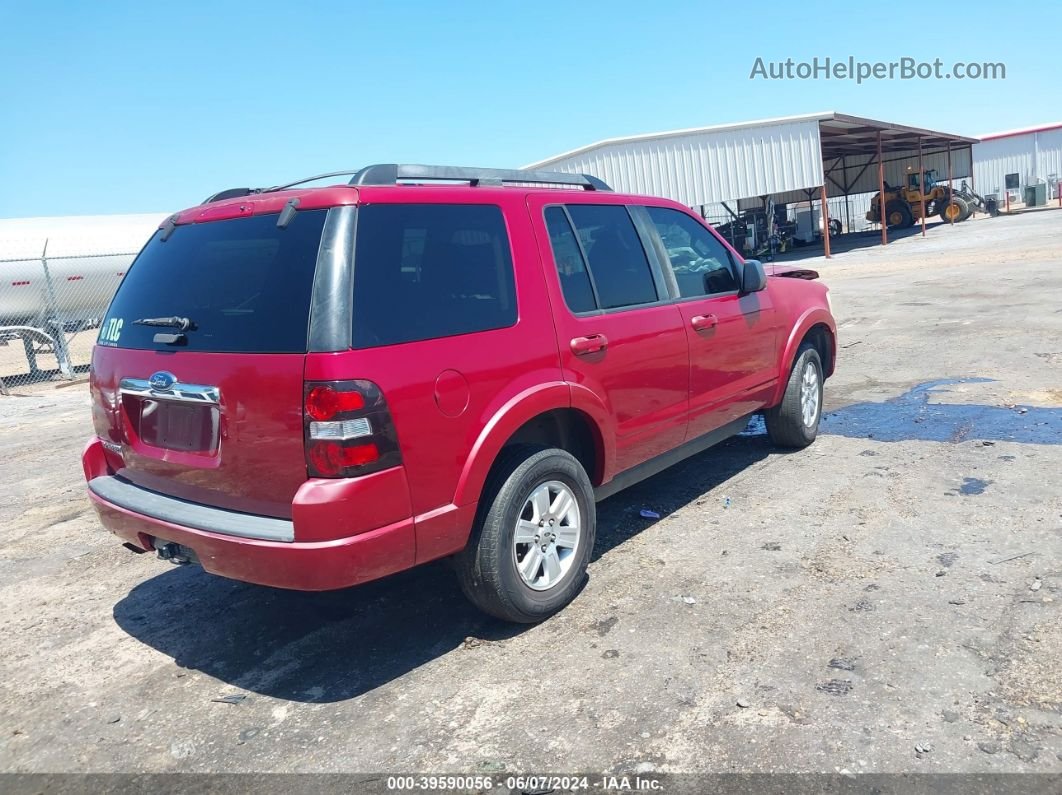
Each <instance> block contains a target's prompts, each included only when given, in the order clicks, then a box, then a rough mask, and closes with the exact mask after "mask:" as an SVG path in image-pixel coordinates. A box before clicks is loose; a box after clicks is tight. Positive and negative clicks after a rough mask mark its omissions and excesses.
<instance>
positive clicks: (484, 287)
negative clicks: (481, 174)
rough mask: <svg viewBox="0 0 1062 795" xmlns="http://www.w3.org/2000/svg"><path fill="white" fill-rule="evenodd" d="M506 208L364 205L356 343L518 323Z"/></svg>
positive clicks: (357, 270)
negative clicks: (505, 218) (506, 225)
mask: <svg viewBox="0 0 1062 795" xmlns="http://www.w3.org/2000/svg"><path fill="white" fill-rule="evenodd" d="M516 317H517V313H516V289H515V286H514V280H513V262H512V250H511V248H510V245H509V236H508V234H507V233H506V229H505V220H504V218H503V216H502V211H501V208H500V207H497V206H495V205H481V204H374V205H367V206H365V207H362V208H361V209H359V210H358V224H357V240H356V243H355V248H354V317H353V326H354V327H353V345H354V347H355V348H370V347H374V346H378V345H394V344H396V343H401V342H414V341H417V340H427V339H435V338H439V337H452V336H456V335H458V334H471V333H473V332H477V331H488V330H491V329H499V328H506V327H508V326H511V325H513V324H514V323H516Z"/></svg>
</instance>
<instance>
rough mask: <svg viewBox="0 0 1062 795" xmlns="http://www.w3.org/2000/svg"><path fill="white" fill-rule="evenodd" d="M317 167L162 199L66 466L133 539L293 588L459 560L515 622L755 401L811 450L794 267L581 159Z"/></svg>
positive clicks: (820, 306) (574, 581)
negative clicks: (579, 164) (580, 164)
mask: <svg viewBox="0 0 1062 795" xmlns="http://www.w3.org/2000/svg"><path fill="white" fill-rule="evenodd" d="M325 176H326V177H334V176H337V175H334V174H330V175H325ZM319 179H321V178H314V180H319ZM310 181H311V180H307V181H305V182H303V183H295V184H294V185H286V186H282V187H277V188H268V189H256V190H249V189H235V190H229V191H224V192H223V193H221V194H217V195H216V196H213V197H211V199H209V200H208V201H207V202H205V203H204V204H203V205H201V206H199V207H195V208H193V209H190V210H185V211H184V212H181V213H177V214H176V215H174V216H172V217H171V218H169V219H168V220H167V221H166V222H165V223H164V224H163V225H162V226H161V227H160V229H159V230H158V232H157V233H156V234H155V235H154V236H153V237H152V239H151V240H150V241H149V242H148V244H147V245H146V246H145V248H144V250H143V251H142V252H141V253H140V255H139V256H138V257H137V259H136V261H135V263H134V264H133V266H132V267H131V268H130V270H129V272H128V274H127V275H126V277H125V279H124V281H123V282H122V285H121V287H120V288H119V290H118V293H117V295H116V296H115V297H114V300H113V301H112V303H111V306H110V309H109V310H108V312H107V316H106V318H105V319H104V322H103V325H102V328H101V331H100V335H99V340H98V344H97V346H96V348H95V350H94V352H93V356H92V375H91V391H92V406H93V420H94V424H95V436H94V437H93V438H92V439H91V440H90V441H89V443H88V446H87V448H86V449H85V453H84V457H83V463H84V469H85V476H86V478H87V479H88V489H89V493H90V495H91V498H92V500H93V502H94V503H95V506H96V509H97V511H98V512H99V516H100V520H101V521H102V522H103V524H104V526H105V527H107V528H108V529H109V530H110V531H112V532H113V533H115V534H117V535H118V536H119V537H121V538H122V539H124V540H125V541H126V542H127V544H126V546H129V547H130V548H133V549H135V550H136V551H141V550H143V551H147V550H157V551H158V553H159V555H160V557H162V558H166V559H170V560H172V561H176V562H195V563H199V564H200V565H202V567H203V568H204V569H206V570H207V571H209V572H213V573H214V574H220V575H223V576H226V577H232V578H235V579H239V580H246V581H248V582H254V583H261V584H263V585H271V586H277V587H281V588H294V589H300V590H327V589H334V588H344V587H347V586H350V585H355V584H357V583H362V582H365V581H367V580H372V579H375V578H378V577H383V576H384V575H387V574H390V573H392V572H396V571H399V570H402V569H406V568H409V567H411V566H414V565H416V564H419V563H424V562H426V561H430V560H434V559H436V558H442V557H446V556H453V558H454V560H455V565H456V569H457V571H458V575H459V579H460V582H461V586H462V588H463V590H464V592H465V593H466V594H467V595H468V597H469V598H470V599H471V600H472V601H473V602H474V603H475V604H476V605H478V606H479V607H480V608H482V609H483V610H485V611H487V612H488V613H491V614H493V615H496V616H500V617H501V618H504V619H508V620H511V621H522V622H533V621H538V620H541V619H542V618H544V617H546V616H548V615H550V614H551V613H553V612H555V611H557V610H559V609H560V608H562V607H563V606H564V605H566V604H567V603H568V602H569V601H571V599H572V598H573V597H574V595H575V594H576V592H577V591H578V589H579V587H580V585H581V584H582V582H583V581H584V579H585V569H586V566H587V562H588V561H589V560H590V555H591V552H592V549H593V546H594V533H595V507H594V505H595V501H596V500H601V499H603V498H604V497H606V496H608V495H610V494H613V493H615V492H616V491H618V490H619V489H622V488H624V487H626V486H628V485H630V484H631V483H634V482H636V481H638V480H641V479H642V478H645V477H648V476H649V475H652V474H654V473H656V472H659V471H661V470H662V469H664V468H665V467H667V466H669V465H670V464H673V463H675V462H677V461H679V460H681V459H683V458H685V457H687V456H690V455H693V454H695V453H697V452H699V451H701V450H704V449H705V448H707V447H708V446H710V445H712V444H715V443H717V442H719V441H721V440H723V439H725V438H727V437H728V436H731V435H733V434H735V433H738V432H739V431H741V430H742V429H743V428H745V426H746V425H747V424H748V421H749V418H750V417H751V416H752V415H754V414H757V413H762V414H763V415H764V416H765V418H766V425H767V430H768V432H769V434H770V437H771V439H773V440H774V442H776V443H777V444H780V445H782V446H785V447H803V446H805V445H807V444H810V443H811V442H812V440H813V439H814V438H815V434H816V432H817V429H818V424H819V416H820V412H821V408H822V387H823V381H824V379H825V378H826V377H827V376H829V375H830V374H832V372H833V367H834V356H835V351H836V345H835V341H834V340H835V326H834V320H833V317H832V315H831V312H830V307H829V299H828V296H827V289H826V288H825V287H824V286H823V285H821V284H819V283H817V282H815V281H813V280H812V279H814V277H815V276H816V274H815V273H814V272H813V271H807V270H799V269H790V270H775V271H774V273H772V274H771V275H770V276H767V275H766V274H765V272H764V268H763V266H762V265H761V264H760V263H759V262H756V261H754V260H746V261H742V259H741V258H740V257H739V256H738V255H737V254H736V253H735V252H734V251H733V249H731V248H730V247H729V246H728V245H727V244H726V243H725V242H724V241H723V240H722V239H721V238H720V237H719V236H718V235H717V234H716V233H715V232H714V231H713V230H712V229H711V228H710V227H709V226H707V225H705V223H704V222H703V221H702V220H701V219H700V218H698V217H697V216H696V215H693V214H691V213H690V211H689V210H688V209H687V208H686V207H684V206H682V205H680V204H676V203H675V202H672V201H668V200H666V199H659V198H648V197H643V196H624V195H620V194H617V193H613V192H611V191H610V190H609V188H608V186H606V185H605V184H604V183H602V182H601V181H600V180H598V179H596V178H594V177H590V176H585V175H579V174H576V175H573V174H560V173H545V172H532V171H504V170H495V169H455V168H447V167H432V166H396V165H380V166H370V167H368V168H365V169H362V170H361V171H359V172H357V173H356V174H354V177H353V179H351V181H350V182H349V184H341V185H331V186H328V187H313V188H309V187H301V188H299V187H297V186H299V185H305V183H306V182H310ZM425 183H428V184H425ZM793 276H795V277H797V278H792V277H793Z"/></svg>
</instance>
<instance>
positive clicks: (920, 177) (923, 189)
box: [918, 135, 951, 237]
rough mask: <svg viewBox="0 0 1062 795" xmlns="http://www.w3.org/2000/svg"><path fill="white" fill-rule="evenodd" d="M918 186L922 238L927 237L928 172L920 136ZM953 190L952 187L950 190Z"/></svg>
mask: <svg viewBox="0 0 1062 795" xmlns="http://www.w3.org/2000/svg"><path fill="white" fill-rule="evenodd" d="M918 184H919V185H921V186H922V187H921V189H920V190H919V191H918V193H919V195H920V196H921V198H922V237H925V236H926V170H925V167H924V166H923V165H922V136H921V135H919V136H918ZM948 189H949V190H950V189H951V188H950V187H949V188H948Z"/></svg>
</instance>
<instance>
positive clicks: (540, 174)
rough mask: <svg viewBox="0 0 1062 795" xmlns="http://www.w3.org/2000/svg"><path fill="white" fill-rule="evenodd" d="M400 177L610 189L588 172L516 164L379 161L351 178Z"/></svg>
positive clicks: (388, 181)
mask: <svg viewBox="0 0 1062 795" xmlns="http://www.w3.org/2000/svg"><path fill="white" fill-rule="evenodd" d="M401 179H415V180H453V181H460V182H468V183H469V184H470V185H472V186H473V187H475V186H478V185H501V184H503V183H506V182H531V183H545V184H551V185H574V186H578V187H581V188H585V189H586V190H607V191H611V190H612V188H610V187H609V186H608V185H606V184H605V183H604V182H602V181H601V180H600V179H598V178H597V177H594V176H591V175H589V174H565V173H563V172H561V171H525V170H523V169H517V168H463V167H461V166H418V165H399V164H397V163H381V164H379V165H375V166H366V167H365V168H363V169H362V170H361V171H359V172H358V173H357V174H355V175H354V177H353V178H352V179H351V180H350V184H351V185H394V184H396V183H397V182H398V181H399V180H401Z"/></svg>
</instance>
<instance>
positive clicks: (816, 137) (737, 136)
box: [526, 111, 977, 257]
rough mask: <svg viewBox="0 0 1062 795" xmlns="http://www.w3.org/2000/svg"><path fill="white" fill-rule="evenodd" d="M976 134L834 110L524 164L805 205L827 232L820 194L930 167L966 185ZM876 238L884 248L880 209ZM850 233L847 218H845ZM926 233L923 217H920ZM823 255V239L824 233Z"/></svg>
mask: <svg viewBox="0 0 1062 795" xmlns="http://www.w3.org/2000/svg"><path fill="white" fill-rule="evenodd" d="M975 143H977V139H976V138H967V137H965V136H961V135H955V134H952V133H944V132H938V131H935V130H929V129H925V128H920V127H910V126H907V125H903V124H896V123H893V122H886V121H878V120H875V119H867V118H863V117H860V116H849V115H847V114H843V113H837V112H835V111H827V112H823V113H812V114H807V115H803V116H788V117H784V118H778V119H765V120H762V121H754V122H744V123H740V124H725V125H718V126H714V127H700V128H695V129H688V130H675V131H672V132H662V133H652V134H648V135H636V136H630V137H626V138H612V139H608V140H604V141H600V142H598V143H595V144H590V145H589V146H585V147H582V148H579V149H575V150H572V151H570V152H565V153H563V154H560V155H556V156H554V157H551V158H547V159H546V160H541V161H539V162H537V163H532V164H529V165H528V166H526V168H539V169H542V168H549V169H552V170H557V171H570V172H576V173H589V174H593V175H594V176H597V177H600V178H601V179H603V180H604V181H605V182H607V183H608V184H609V185H611V186H612V187H613V188H614V189H616V190H620V191H623V192H628V193H644V194H650V195H656V196H667V197H668V198H671V199H674V200H676V201H679V202H682V203H683V204H685V205H687V206H689V207H694V208H697V207H700V208H702V214H703V208H704V207H705V206H707V205H710V204H720V205H722V206H723V207H724V208H725V209H726V211H727V212H728V213H730V214H731V215H732V216H734V217H737V216H736V213H735V212H734V210H732V209H731V205H736V206H737V208H738V209H739V210H742V209H749V208H750V207H754V206H757V205H760V204H766V202H767V201H768V199H773V200H774V201H775V202H776V203H779V204H783V203H784V204H791V203H797V202H808V203H812V202H813V201H814V200H815V198H816V197H817V198H818V200H819V201H820V204H821V208H822V218H823V224H822V228H823V229H825V230H828V229H829V215H828V213H829V209H828V205H827V198H829V197H830V196H838V195H843V196H844V197H845V199H846V201H845V208H846V212H848V213H849V214H850V209H849V202H848V200H847V199H848V197H849V196H854V195H858V194H865V193H873V192H878V191H883V190H884V187H885V185H886V184H889V185H903V184H905V183H906V180H907V172H908V171H911V170H913V166H914V164H915V163H917V164H918V172H919V173H920V174H921V173H924V172H925V171H926V170H927V169H934V170H936V171H937V173H938V174H942V175H943V174H946V175H947V179H948V182H949V184H950V183H951V182H952V180H955V179H961V178H967V177H969V178H970V179H972V174H973V167H972V166H973V154H972V152H973V150H972V147H973V145H974V144H975ZM879 210H880V211H881V215H882V217H881V219H880V222H881V227H882V228H881V242H882V245H885V244H886V243H888V231H887V225H886V224H885V223H884V220H885V219H884V207H883V206H879ZM847 226H848V228H849V229H851V218H850V217H849V219H848V224H847ZM922 232H923V234H925V212H924V210H923V212H922ZM823 246H824V249H825V254H826V256H827V257H828V256H830V243H829V235H828V234H825V235H823Z"/></svg>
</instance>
